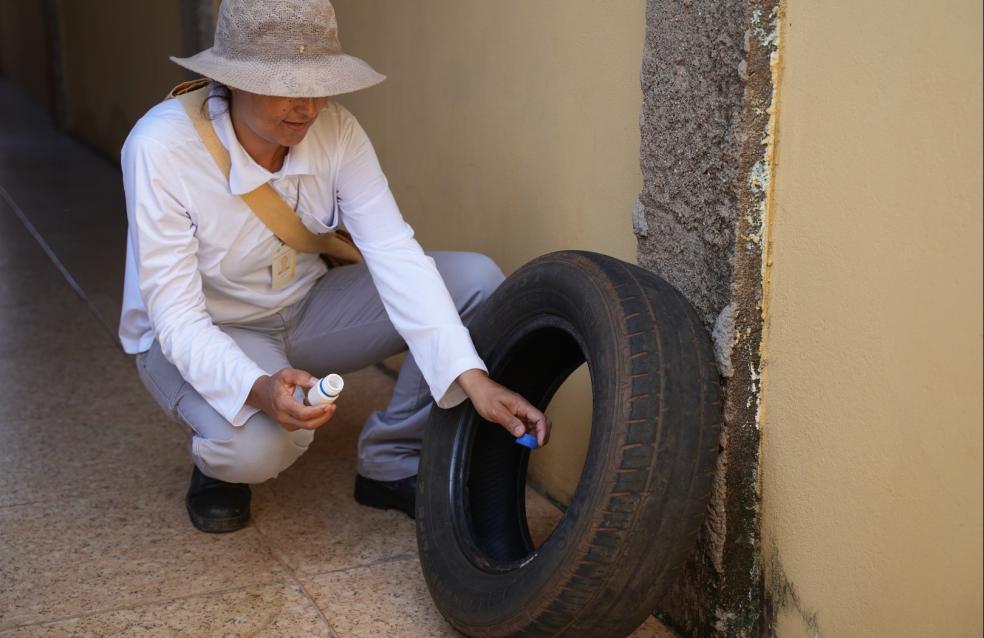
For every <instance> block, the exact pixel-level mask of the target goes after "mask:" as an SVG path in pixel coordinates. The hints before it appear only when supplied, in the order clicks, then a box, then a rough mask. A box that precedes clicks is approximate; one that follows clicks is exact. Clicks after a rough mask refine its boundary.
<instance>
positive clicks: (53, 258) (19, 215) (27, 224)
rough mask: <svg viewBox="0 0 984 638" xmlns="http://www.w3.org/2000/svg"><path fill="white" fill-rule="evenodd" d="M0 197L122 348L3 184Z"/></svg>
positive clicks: (100, 315)
mask: <svg viewBox="0 0 984 638" xmlns="http://www.w3.org/2000/svg"><path fill="white" fill-rule="evenodd" d="M0 197H2V198H3V199H4V200H6V202H7V205H8V206H10V209H11V210H12V211H14V214H15V215H17V218H18V219H20V221H21V224H23V225H24V228H26V229H27V232H28V233H30V234H31V236H32V237H34V240H35V241H37V242H38V245H39V246H40V247H41V250H43V251H44V252H45V254H46V255H48V258H49V259H51V261H52V263H53V264H54V265H55V268H57V269H58V270H59V272H61V274H62V276H63V277H65V281H66V282H68V285H69V286H71V287H72V289H73V290H74V291H75V294H77V295H78V296H79V297H80V298H81V299H82V301H83V302H85V304H86V305H87V306H88V307H89V310H90V311H92V313H93V314H94V315H95V317H96V320H97V321H99V323H100V325H102V327H103V328H104V329H105V330H106V333H107V334H108V335H109V337H110V339H112V340H113V342H114V343H115V344H116V346H117V347H121V346H120V343H119V340H118V338H117V336H116V334H115V332H114V331H113V329H112V328H110V327H109V325H108V324H107V323H106V320H105V319H104V318H103V316H102V314H101V313H100V312H99V310H98V309H97V308H96V305H95V304H94V303H93V302H92V300H91V299H89V296H88V295H87V294H85V291H84V290H82V287H81V286H80V285H79V283H78V282H77V281H75V277H73V276H72V273H70V272H69V271H68V268H66V267H65V264H63V263H62V261H61V260H60V259H59V258H58V255H56V254H55V251H54V250H52V248H51V246H49V245H48V242H46V241H45V240H44V237H42V236H41V233H39V232H38V229H37V228H35V227H34V224H32V223H31V220H30V219H28V217H27V215H26V214H25V213H24V211H23V210H21V207H20V206H19V205H18V204H17V202H16V201H14V198H13V197H11V195H10V193H9V192H8V191H7V189H6V188H4V187H3V185H2V184H0Z"/></svg>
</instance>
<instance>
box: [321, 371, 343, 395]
mask: <svg viewBox="0 0 984 638" xmlns="http://www.w3.org/2000/svg"><path fill="white" fill-rule="evenodd" d="M318 386H319V389H320V390H321V393H322V394H324V395H325V396H326V397H337V396H338V395H339V394H340V393H341V392H342V388H344V387H345V382H344V381H342V377H341V376H340V375H337V374H329V375H328V376H327V377H325V378H324V379H322V380H321V381H319V382H318Z"/></svg>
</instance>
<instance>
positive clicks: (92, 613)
mask: <svg viewBox="0 0 984 638" xmlns="http://www.w3.org/2000/svg"><path fill="white" fill-rule="evenodd" d="M290 580H292V579H290V578H276V579H273V580H265V581H261V582H258V583H252V584H249V585H240V586H238V587H227V588H226V589H215V590H209V591H201V592H196V593H194V594H185V595H183V596H174V597H162V598H155V599H153V600H148V601H145V602H141V603H135V604H133V605H123V606H122V607H105V608H102V609H95V610H93V611H87V612H85V613H82V614H75V615H74V616H63V617H61V618H51V619H47V620H39V621H38V622H30V623H23V624H20V625H14V626H12V627H7V628H5V629H0V633H2V632H8V631H15V630H17V629H24V628H26V627H37V626H43V625H50V624H54V623H59V622H66V621H69V620H81V619H83V618H90V617H92V616H98V615H99V614H108V613H112V612H114V611H130V610H133V609H140V608H141V607H150V606H152V605H161V604H167V603H172V602H179V601H183V600H191V599H192V598H203V597H206V596H221V595H223V594H231V593H235V592H240V591H248V590H250V589H253V588H255V587H266V586H269V585H289V584H290V582H289V581H290Z"/></svg>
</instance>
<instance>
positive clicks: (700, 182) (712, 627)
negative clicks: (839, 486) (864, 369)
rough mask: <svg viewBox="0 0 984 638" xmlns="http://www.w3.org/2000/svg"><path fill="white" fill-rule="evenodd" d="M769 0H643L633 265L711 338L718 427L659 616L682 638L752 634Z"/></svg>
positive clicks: (757, 587) (771, 45)
mask: <svg viewBox="0 0 984 638" xmlns="http://www.w3.org/2000/svg"><path fill="white" fill-rule="evenodd" d="M778 28H779V0H725V1H723V2H721V1H718V0H648V2H647V7H646V48H645V51H644V55H643V64H642V88H643V94H644V104H643V111H642V117H641V128H642V146H641V164H642V172H643V178H644V185H643V191H642V193H641V194H640V196H639V200H638V202H637V204H636V208H635V210H634V212H633V225H634V228H635V232H636V236H637V238H638V241H639V263H640V264H641V265H642V266H644V267H646V268H648V269H650V270H653V271H654V272H657V273H659V274H661V275H662V276H663V277H665V278H666V279H667V280H668V281H670V282H671V283H672V284H674V285H675V286H676V287H677V288H679V289H680V290H681V291H682V292H683V293H684V295H686V296H687V297H688V298H689V299H690V301H691V302H692V303H693V304H694V306H695V307H696V308H697V310H698V312H699V313H700V314H701V316H702V317H703V318H704V322H705V324H706V326H707V328H708V330H710V331H712V332H713V334H714V339H715V347H716V350H717V355H718V363H719V366H720V368H721V373H722V379H723V382H724V387H725V406H724V414H725V424H724V428H723V431H722V438H721V455H720V457H719V461H718V469H717V476H716V480H715V486H714V491H713V493H712V502H711V510H710V512H709V513H708V514H709V515H708V519H707V523H706V524H705V526H704V528H703V529H702V530H701V532H700V535H699V538H698V546H697V550H696V551H695V553H694V554H693V555H692V556H691V558H690V560H689V561H688V564H687V566H686V568H685V569H684V571H683V573H682V574H681V576H680V578H679V579H678V580H677V582H676V584H675V585H674V587H673V589H672V590H671V591H670V593H669V594H668V595H667V596H666V597H665V598H664V600H662V601H661V603H660V605H659V608H658V609H657V610H656V613H657V615H659V616H660V617H661V618H663V619H664V620H665V621H666V622H667V624H669V625H670V626H672V627H674V628H676V629H677V630H678V631H680V632H681V633H682V634H684V635H687V636H712V635H717V636H729V637H730V636H748V635H758V634H760V633H761V631H762V623H761V615H762V574H761V569H760V566H759V562H758V559H759V519H758V512H759V499H758V459H759V428H758V423H759V420H758V416H759V415H758V408H759V390H760V388H759V371H760V358H759V346H760V342H761V332H762V287H763V280H762V277H763V272H764V260H765V259H766V251H765V246H763V243H764V237H765V236H766V235H765V232H764V231H765V229H766V227H767V217H766V216H767V211H768V197H769V193H770V187H769V184H770V179H769V178H770V176H771V171H772V130H773V122H774V118H773V113H772V103H773V97H774V95H773V94H774V82H773V78H774V73H775V70H776V55H777V50H778Z"/></svg>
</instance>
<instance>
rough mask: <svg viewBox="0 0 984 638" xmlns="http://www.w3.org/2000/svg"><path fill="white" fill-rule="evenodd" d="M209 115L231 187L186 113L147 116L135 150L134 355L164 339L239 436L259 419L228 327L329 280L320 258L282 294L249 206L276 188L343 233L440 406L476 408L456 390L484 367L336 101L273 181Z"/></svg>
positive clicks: (251, 375)
mask: <svg viewBox="0 0 984 638" xmlns="http://www.w3.org/2000/svg"><path fill="white" fill-rule="evenodd" d="M209 108H210V109H211V111H212V114H213V116H214V117H215V119H214V120H213V124H214V126H215V130H216V132H217V134H218V136H219V139H220V140H221V141H222V143H223V145H224V146H225V147H226V148H227V149H228V150H229V154H230V157H231V160H232V170H231V173H230V175H229V178H228V180H227V179H226V178H225V176H223V174H222V173H221V171H220V170H219V169H218V167H217V166H216V165H215V163H214V161H213V160H212V157H211V156H210V155H209V153H208V151H207V150H206V149H205V146H204V144H203V143H202V141H201V139H200V138H199V137H198V134H197V132H196V131H195V129H194V127H193V125H192V123H191V120H190V119H189V118H188V116H187V114H186V113H185V112H184V108H183V107H182V106H181V104H180V103H179V102H178V101H177V100H167V101H165V102H162V103H161V104H158V105H157V106H155V107H154V108H152V109H151V110H150V111H148V112H147V114H146V115H144V117H143V118H141V119H140V121H138V122H137V124H136V125H135V126H134V128H133V130H132V131H130V135H129V136H128V137H127V139H126V142H125V143H124V145H123V150H122V166H123V185H124V190H125V192H126V209H127V218H128V222H129V231H128V234H127V257H126V276H125V282H124V289H123V308H122V313H121V317H120V340H121V342H122V344H123V348H124V350H126V352H128V353H131V354H133V353H138V352H144V351H146V350H147V349H149V348H150V346H151V344H152V343H153V341H154V339H155V338H156V339H157V340H158V341H159V342H160V346H161V350H162V352H163V353H164V356H165V357H166V358H167V359H168V360H169V361H171V363H173V364H174V365H175V367H176V368H177V369H178V371H179V372H180V373H181V375H182V376H183V377H184V379H185V380H186V381H187V382H188V383H190V384H191V386H192V387H194V388H195V390H197V391H198V393H199V394H201V396H202V397H203V398H205V399H206V400H207V401H208V402H209V404H210V405H211V406H212V407H214V408H215V410H216V411H217V412H218V413H219V414H221V415H222V416H224V417H225V418H226V419H228V420H229V422H231V423H232V424H233V425H237V426H238V425H242V424H244V423H245V422H246V420H247V419H248V418H249V417H250V416H252V415H253V414H254V413H255V412H256V411H257V409H256V408H253V407H251V406H247V405H246V404H245V402H246V398H247V396H248V394H249V391H250V389H251V388H252V386H253V383H254V382H255V381H256V379H257V378H259V377H260V376H262V375H264V374H265V372H264V371H263V370H262V369H260V367H259V366H257V365H256V363H255V362H253V361H252V360H251V359H250V358H249V357H248V356H247V355H246V354H245V353H244V352H243V351H242V350H241V349H240V348H239V347H238V346H237V345H236V343H235V342H234V341H233V340H232V339H231V338H230V337H229V336H228V335H226V334H225V333H224V332H222V331H221V330H220V329H219V328H218V327H217V325H216V324H226V323H241V322H247V321H250V320H254V319H259V318H262V317H265V316H269V315H271V314H273V313H275V312H277V311H278V310H280V309H281V308H283V307H285V306H288V305H290V304H292V303H295V302H297V301H299V300H301V299H302V298H303V297H304V296H305V295H306V294H307V293H308V291H310V289H311V288H312V287H313V285H314V283H315V282H316V281H317V280H318V278H319V277H321V276H322V275H323V274H324V273H325V271H326V268H325V265H324V263H323V262H322V261H321V259H320V258H319V257H318V255H315V254H305V253H300V254H298V256H297V271H296V274H295V276H294V278H293V279H292V280H291V281H290V282H289V283H288V284H286V285H284V286H283V287H281V288H279V289H276V290H275V289H274V288H273V287H272V285H271V284H272V270H271V261H272V256H273V251H274V248H275V246H277V245H278V244H279V240H277V238H276V237H275V236H274V235H273V233H272V232H271V231H270V230H269V229H267V227H266V226H265V225H264V224H263V222H261V221H260V220H259V219H258V218H257V217H256V216H255V215H254V214H253V212H252V211H251V210H250V209H249V207H248V206H247V205H246V203H245V202H244V201H243V200H242V199H241V198H240V195H242V194H244V193H247V192H249V191H251V190H253V189H255V188H256V187H258V186H260V185H261V184H263V183H264V182H269V183H270V184H271V186H273V188H274V189H276V190H277V191H278V192H279V193H280V194H281V195H282V196H283V197H284V199H285V200H286V201H287V202H288V204H290V205H292V207H294V208H295V210H296V212H297V214H298V215H299V217H300V218H301V220H302V222H303V223H304V225H305V226H307V227H308V229H309V230H311V231H312V232H316V233H323V232H328V231H331V230H333V229H335V228H337V227H338V225H339V223H343V224H344V225H345V227H346V229H347V230H348V231H349V232H350V233H351V234H352V238H353V240H354V241H355V243H356V245H357V246H358V247H359V249H360V250H361V251H362V254H363V256H364V257H365V260H366V265H367V266H368V268H369V272H370V274H371V275H372V279H373V282H374V283H375V285H376V288H377V290H378V291H379V294H380V297H381V298H382V300H383V305H384V306H385V308H386V312H387V314H388V315H389V317H390V320H391V321H392V322H393V325H394V326H395V327H396V330H397V331H398V332H399V333H400V335H401V336H402V337H403V338H404V340H405V341H406V342H407V345H408V346H409V348H410V352H411V353H412V354H413V356H414V358H415V360H416V361H417V364H418V366H419V367H420V370H421V372H422V373H423V375H424V378H425V379H426V380H427V383H428V385H429V387H430V391H431V394H432V395H433V397H434V399H435V400H436V401H437V403H438V405H439V406H441V407H452V406H454V405H457V404H458V403H460V402H461V401H462V400H464V398H465V395H464V392H463V391H462V390H461V388H460V387H459V386H458V385H457V384H456V383H455V379H456V378H457V377H458V375H460V374H461V373H462V372H464V371H465V370H469V369H472V368H478V369H481V370H486V367H485V365H484V363H483V362H482V360H481V359H480V358H479V356H478V354H477V353H476V352H475V347H474V345H472V342H471V338H470V336H469V334H468V331H467V329H466V328H465V327H464V326H463V325H462V324H461V320H460V318H459V316H458V314H457V311H456V309H455V307H454V303H453V302H452V301H451V297H450V295H449V294H448V291H447V288H446V287H445V285H444V282H443V280H442V279H441V277H440V274H439V273H438V272H437V269H436V267H435V266H434V262H433V260H432V259H430V258H429V257H427V256H426V255H425V254H424V253H423V250H422V249H421V248H420V245H419V244H418V243H417V241H416V240H415V239H414V235H413V229H411V228H410V226H409V225H408V224H407V223H406V222H405V221H404V220H403V217H402V216H401V214H400V211H399V208H398V207H397V205H396V201H395V200H394V198H393V195H392V193H391V192H390V190H389V186H388V183H387V181H386V177H385V176H384V175H383V172H382V169H381V168H380V166H379V161H378V160H377V158H376V153H375V151H374V150H373V147H372V144H371V143H370V142H369V139H368V137H367V136H366V134H365V131H363V129H362V127H361V126H359V123H358V122H357V121H356V119H355V117H354V116H353V115H352V114H351V113H349V112H348V111H347V110H346V109H345V108H344V107H342V106H341V105H339V104H337V103H335V102H333V101H330V100H329V102H328V103H327V105H326V107H325V109H324V110H323V111H321V113H320V114H319V115H318V118H317V120H316V121H315V122H314V124H313V125H312V126H311V127H310V128H309V129H308V132H307V134H306V135H305V137H304V139H303V140H302V141H301V142H300V143H299V144H297V145H295V146H293V147H291V149H290V152H289V153H288V154H287V158H286V160H285V161H284V165H283V167H282V168H281V169H280V170H279V171H277V172H276V173H271V172H270V171H268V170H266V169H265V168H263V167H262V166H260V165H259V164H257V163H256V162H255V161H254V160H253V159H252V158H251V157H250V156H249V155H248V154H247V153H246V151H245V150H244V149H243V148H242V146H240V144H239V141H238V140H237V139H236V135H235V131H234V129H233V127H232V120H231V118H230V116H229V114H228V112H224V111H225V109H224V105H223V104H222V103H221V101H220V100H209ZM344 302H345V300H344V298H341V299H339V303H344Z"/></svg>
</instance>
